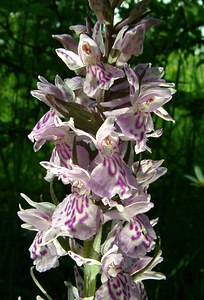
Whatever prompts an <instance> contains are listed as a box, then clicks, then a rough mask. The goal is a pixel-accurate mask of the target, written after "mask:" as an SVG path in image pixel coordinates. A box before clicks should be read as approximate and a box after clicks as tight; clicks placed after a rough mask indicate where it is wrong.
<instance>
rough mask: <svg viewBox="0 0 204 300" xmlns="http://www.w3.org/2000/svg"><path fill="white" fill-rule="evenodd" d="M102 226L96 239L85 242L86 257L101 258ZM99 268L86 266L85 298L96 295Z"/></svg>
mask: <svg viewBox="0 0 204 300" xmlns="http://www.w3.org/2000/svg"><path fill="white" fill-rule="evenodd" d="M101 235H102V226H101V225H100V227H99V229H98V232H97V234H96V236H95V238H94V239H92V240H90V241H84V256H85V257H88V258H91V259H95V260H98V259H99V256H100V246H101ZM99 271H100V268H99V266H95V265H88V264H86V265H85V266H84V297H91V296H94V295H95V291H96V281H97V274H98V273H99Z"/></svg>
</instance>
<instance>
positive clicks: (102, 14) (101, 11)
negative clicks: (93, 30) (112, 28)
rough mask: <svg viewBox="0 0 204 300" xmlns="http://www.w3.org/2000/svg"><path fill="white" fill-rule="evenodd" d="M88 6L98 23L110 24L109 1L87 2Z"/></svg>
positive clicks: (95, 0) (91, 0) (90, 0)
mask: <svg viewBox="0 0 204 300" xmlns="http://www.w3.org/2000/svg"><path fill="white" fill-rule="evenodd" d="M89 6H90V8H91V9H92V10H93V12H94V13H95V14H96V17H97V19H98V21H99V23H110V21H111V6H110V2H109V0H89Z"/></svg>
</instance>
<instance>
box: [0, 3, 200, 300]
mask: <svg viewBox="0 0 204 300" xmlns="http://www.w3.org/2000/svg"><path fill="white" fill-rule="evenodd" d="M135 2H136V1H135ZM132 4H133V1H125V6H124V7H122V8H121V9H120V14H121V15H122V16H125V15H127V12H128V11H129V9H130V8H131V6H132ZM149 9H150V10H151V16H154V17H157V18H159V19H162V20H164V21H165V22H164V23H162V24H161V25H159V26H156V27H155V28H153V29H152V30H150V31H149V32H148V33H147V35H146V38H145V43H144V53H143V54H142V55H140V56H139V57H137V58H136V59H135V63H145V62H151V63H152V64H153V66H163V67H164V68H165V69H166V75H165V79H166V80H167V81H170V82H175V84H176V89H177V90H178V92H177V93H176V95H175V96H174V97H173V100H172V101H171V102H170V103H169V104H168V105H166V106H165V108H166V109H167V110H168V111H169V113H170V114H171V115H172V116H173V117H174V118H175V120H176V123H175V124H170V123H167V122H163V121H162V120H161V119H157V118H155V122H156V127H157V128H160V127H163V129H164V134H163V136H162V137H161V138H160V139H155V140H154V141H150V144H151V146H152V148H153V153H152V158H153V159H163V158H164V159H165V162H164V165H165V166H166V167H167V168H168V173H167V174H166V175H165V176H164V177H163V178H161V179H160V180H158V181H157V182H156V183H155V184H153V185H152V186H151V188H150V193H151V194H152V201H153V202H154V203H155V207H154V209H153V210H152V211H151V212H150V213H149V216H150V217H153V218H155V217H157V216H159V219H160V220H159V224H158V225H157V233H158V234H159V235H160V236H161V241H162V250H163V256H164V261H163V263H162V264H161V265H159V266H158V268H157V269H158V270H160V271H162V272H164V273H165V274H166V276H167V280H166V281H162V282H155V281H151V282H150V281H149V282H145V286H146V288H147V292H148V295H149V299H151V300H154V299H155V300H178V299H179V300H182V299H185V300H193V299H196V300H198V299H200V300H202V299H204V187H196V186H193V185H191V183H190V181H189V180H188V179H187V178H186V177H185V175H186V174H190V175H192V176H194V175H195V174H194V166H195V165H198V166H199V167H200V168H201V170H202V171H203V172H204V3H203V1H199V0H182V1H179V0H172V1H170V0H166V1H162V0H160V1H159V0H152V1H150V5H149ZM88 12H89V7H88V1H83V0H75V1H74V0H72V1H70V0H59V1H57V0H49V1H48V0H41V1H40V0H39V1H34V0H9V1H4V0H0V170H1V172H0V186H1V195H0V203H1V204H0V241H1V247H0V249H1V255H0V298H1V299H3V300H4V299H5V300H10V299H17V297H18V296H19V295H21V296H22V299H23V300H29V299H35V296H36V295H37V294H38V293H39V292H38V289H37V287H36V286H35V285H34V283H33V281H32V279H31V277H30V275H29V269H30V267H31V265H32V262H31V260H30V258H29V252H28V248H29V246H30V244H31V242H32V239H33V234H32V233H30V232H25V231H24V230H22V229H21V228H20V224H21V221H19V220H18V218H17V214H16V212H17V211H18V205H19V203H21V204H22V206H24V207H25V205H24V202H23V200H22V198H21V197H20V195H19V193H20V192H24V193H25V194H27V195H28V196H29V197H30V198H31V199H33V200H34V201H37V200H38V199H39V196H40V195H41V194H42V195H43V196H44V199H48V197H49V186H48V184H47V183H46V182H45V181H44V180H43V177H44V175H45V171H44V169H42V168H41V167H40V166H39V162H40V161H41V160H48V159H49V156H50V153H51V149H50V147H49V145H47V144H46V145H45V146H43V148H42V150H41V151H39V152H38V153H34V151H33V145H32V143H31V142H30V141H29V140H28V139H27V135H28V133H29V132H30V131H31V129H32V128H33V127H34V125H35V123H36V122H37V121H38V120H39V118H40V117H41V116H42V115H43V113H44V112H46V111H47V107H46V106H45V105H44V104H43V103H40V102H39V101H37V100H36V99H34V98H32V97H31V95H30V90H33V89H36V83H37V76H38V75H42V76H44V77H45V78H47V79H48V80H49V81H50V82H53V80H54V77H55V75H56V74H58V75H60V76H61V77H62V78H66V77H69V76H72V73H70V72H69V70H68V69H67V68H66V66H65V64H63V63H62V62H61V60H60V59H59V58H58V57H57V55H56V54H55V48H57V47H60V44H59V43H58V42H57V41H55V40H53V39H52V34H60V33H70V30H69V26H70V25H73V24H84V17H85V15H86V14H87V13H88ZM61 262H62V263H61V266H60V268H57V269H56V270H51V271H48V272H47V273H45V274H37V277H38V279H39V281H40V282H41V283H42V285H43V286H44V287H45V288H46V289H47V291H48V293H49V294H51V295H52V296H53V299H66V290H65V287H64V283H63V281H65V280H68V279H69V278H70V277H72V275H73V274H72V266H71V265H70V264H68V263H67V260H66V259H62V260H61Z"/></svg>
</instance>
